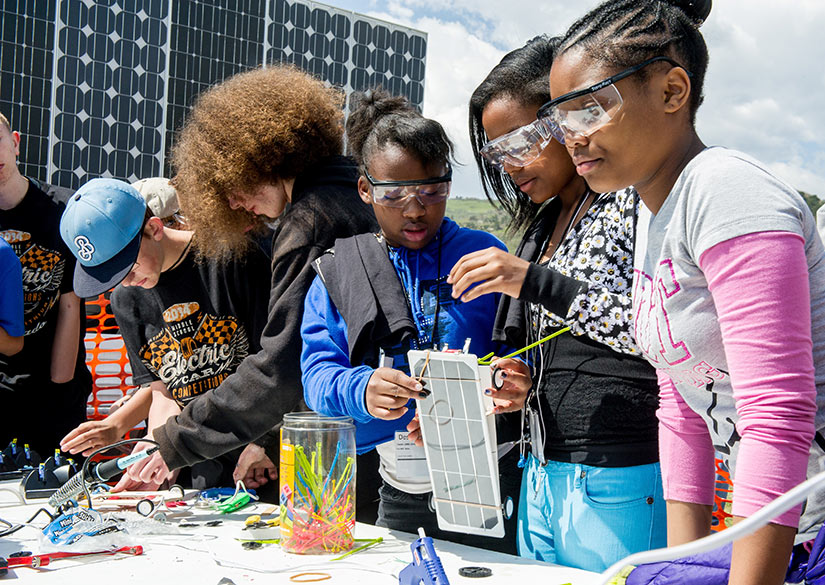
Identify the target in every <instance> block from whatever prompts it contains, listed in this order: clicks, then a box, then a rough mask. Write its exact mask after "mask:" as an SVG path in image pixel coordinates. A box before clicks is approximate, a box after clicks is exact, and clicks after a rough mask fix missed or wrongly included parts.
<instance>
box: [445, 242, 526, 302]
mask: <svg viewBox="0 0 825 585" xmlns="http://www.w3.org/2000/svg"><path fill="white" fill-rule="evenodd" d="M529 266H530V263H529V262H528V261H527V260H522V259H521V258H519V257H518V256H514V255H513V254H508V253H507V252H505V251H504V250H500V249H499V248H487V249H486V250H479V251H477V252H472V253H470V254H466V255H464V256H462V257H461V258H460V259H459V261H458V262H456V263H455V266H453V269H452V270H450V274H449V275H448V276H447V282H448V283H450V284H452V285H453V298H454V299H457V298H459V297H460V298H461V301H462V302H464V303H466V302H469V301H472V300H473V299H475V298H477V297H480V296H481V295H486V294H489V293H497V292H499V293H504V294H505V295H507V296H510V297H513V298H518V296H519V293H521V286H522V285H523V284H524V279H525V278H526V277H527V268H528V267H529ZM476 283H477V284H476ZM473 284H476V286H475V287H473V289H472V290H470V291H468V290H467V289H468V288H470V287H471V286H472V285H473Z"/></svg>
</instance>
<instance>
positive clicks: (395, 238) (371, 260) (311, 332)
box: [301, 90, 530, 552]
mask: <svg viewBox="0 0 825 585" xmlns="http://www.w3.org/2000/svg"><path fill="white" fill-rule="evenodd" d="M351 107H352V113H351V114H350V117H349V120H348V121H347V137H348V140H349V151H350V153H351V154H352V156H353V157H354V158H355V160H356V162H357V163H358V165H359V167H360V170H361V177H360V178H359V180H358V191H359V193H360V195H361V198H362V199H363V200H364V201H365V202H366V203H368V204H370V205H372V208H373V210H374V212H375V217H376V218H377V219H378V224H379V225H380V227H381V230H380V233H378V234H373V233H367V234H362V235H358V236H355V237H351V238H346V239H340V240H337V241H336V242H335V248H334V250H333V251H332V252H330V253H328V254H325V255H323V256H322V257H321V258H320V259H319V260H318V261H316V262H315V263H314V268H315V270H316V272H317V273H318V277H317V278H316V279H315V281H314V282H313V284H312V287H311V288H310V291H309V294H308V295H307V298H306V302H305V304H304V318H303V323H302V326H301V335H302V338H303V351H302V354H301V370H302V371H303V377H302V381H303V384H304V398H305V399H306V403H307V405H309V407H310V408H312V409H313V410H315V411H316V412H319V413H321V414H324V415H328V416H350V417H352V418H353V420H354V421H355V424H356V442H357V447H358V452H359V453H366V452H369V451H371V450H372V449H376V450H377V451H378V454H379V457H380V460H381V476H382V478H383V485H382V486H381V488H380V491H379V494H378V495H379V496H380V502H379V507H378V522H377V524H378V525H380V526H385V527H388V528H392V529H394V530H403V531H405V532H415V531H416V530H417V529H418V528H419V527H423V528H424V529H425V531H426V533H427V534H428V535H430V536H433V537H438V538H444V539H449V540H454V541H459V542H464V543H467V544H472V545H474V546H481V547H486V548H498V549H500V550H502V549H503V550H506V551H507V552H513V549H514V548H515V546H514V541H515V538H514V532H515V530H514V528H515V527H514V526H513V527H511V529H510V530H509V531H508V532H509V533H510V534H511V537H512V538H510V539H505V540H503V541H502V540H499V539H493V538H489V537H479V536H469V535H464V534H460V533H455V532H442V531H441V530H439V528H438V524H437V521H436V516H435V514H434V513H433V512H432V511H431V510H430V498H431V495H432V485H431V483H430V478H429V474H428V472H427V469H426V467H424V468H423V469H422V468H421V467H417V466H415V465H412V464H411V462H410V460H409V457H404V456H403V453H404V452H406V453H410V450H411V449H413V442H414V441H415V440H416V439H417V438H418V437H419V436H420V433H419V431H418V425H417V424H416V423H417V421H415V422H412V423H411V420H412V419H413V415H414V414H415V402H414V401H413V399H415V398H420V399H422V404H423V405H427V404H429V403H428V402H427V396H428V390H427V389H426V388H424V387H422V385H421V384H420V383H419V382H418V380H417V379H416V378H414V377H411V376H410V375H409V374H410V372H409V366H408V364H407V357H406V356H407V351H408V350H410V349H430V348H433V347H438V348H441V347H443V346H444V345H447V346H448V347H450V348H453V349H459V348H462V347H464V345H465V342H466V340H467V339H468V338H469V339H470V346H469V350H470V352H472V353H474V354H476V355H479V356H481V355H486V354H487V353H488V352H491V351H492V352H496V353H498V355H504V354H502V353H499V351H500V350H501V348H500V347H499V346H498V344H494V343H493V342H492V340H491V339H492V329H493V319H494V317H495V311H496V303H497V301H498V298H497V296H495V295H488V296H485V297H483V298H481V299H478V300H475V301H473V302H467V303H461V302H459V301H457V300H456V299H454V298H452V297H450V287H449V285H448V284H446V282H445V280H446V276H447V273H448V272H449V269H450V267H451V266H452V265H453V264H454V263H455V262H456V260H458V259H459V258H460V257H461V256H462V255H463V254H466V253H469V252H473V251H476V250H481V249H484V248H488V247H494V248H495V249H504V244H502V243H501V242H500V241H499V240H498V239H496V237H495V236H493V235H491V234H488V233H486V232H481V231H476V230H470V229H466V228H461V227H459V226H458V225H457V224H456V223H454V222H453V221H452V220H450V219H448V218H445V217H444V212H445V210H446V205H447V197H448V196H449V194H450V178H451V174H450V173H451V172H450V159H451V158H452V150H453V147H452V143H451V142H450V141H449V139H448V138H447V135H446V134H445V133H444V129H443V128H442V127H441V125H440V124H439V123H438V122H436V121H435V120H430V119H427V118H424V117H422V116H421V114H419V113H418V112H417V111H416V110H415V109H414V108H413V107H412V106H411V105H410V104H409V102H407V101H406V100H405V99H404V98H401V97H391V96H390V95H388V94H387V93H386V92H383V91H380V90H378V91H376V90H373V91H371V92H369V93H368V94H361V95H357V94H356V96H355V99H354V100H353V101H351ZM497 366H498V367H499V368H503V370H504V372H505V373H506V381H505V382H504V387H503V388H502V389H501V390H498V391H496V395H495V398H496V399H497V401H498V406H497V410H496V411H497V412H504V411H508V410H513V411H515V410H519V409H520V408H521V405H522V404H523V402H524V397H525V396H526V394H527V390H528V388H529V387H530V376H529V373H528V371H527V367H526V366H525V365H524V364H523V363H522V362H520V361H518V360H514V359H504V360H498V362H497ZM408 431H412V432H410V433H409V436H408ZM420 456H421V457H422V458H423V449H422V450H421V452H420ZM512 467H513V470H512V472H511V473H509V474H508V473H507V470H506V469H504V468H502V476H503V478H502V492H503V497H505V498H506V497H507V496H511V497H513V499H515V498H517V497H518V493H517V491H518V487H517V486H518V476H517V469H516V467H515V463H513V466H512ZM513 476H515V480H516V481H515V484H516V485H515V487H511V484H512V483H513V482H510V481H508V480H509V479H512V478H513ZM507 528H508V527H507V526H506V525H505V530H507ZM508 541H509V542H512V544H511V545H510V546H509V548H508Z"/></svg>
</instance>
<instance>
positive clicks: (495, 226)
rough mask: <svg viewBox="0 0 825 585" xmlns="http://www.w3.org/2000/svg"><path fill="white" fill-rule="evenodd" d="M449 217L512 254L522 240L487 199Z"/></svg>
mask: <svg viewBox="0 0 825 585" xmlns="http://www.w3.org/2000/svg"><path fill="white" fill-rule="evenodd" d="M800 194H801V195H802V197H803V198H804V199H805V202H806V203H807V204H808V207H810V208H811V211H812V212H813V213H814V215H816V211H817V210H818V209H819V208H820V207H822V205H823V204H825V201H823V200H822V199H820V198H819V197H817V196H816V195H812V194H810V193H805V192H802V191H800ZM447 216H448V217H450V218H452V219H453V220H454V221H455V222H456V223H458V224H459V225H462V226H464V227H468V228H473V229H477V230H484V231H487V232H490V233H491V234H494V235H495V236H496V237H498V238H499V239H500V240H502V241H503V242H504V243H505V244H507V249H508V250H510V251H511V252H515V250H516V247H517V246H518V243H519V241H520V240H521V235H520V234H507V233H506V228H507V224H508V220H509V218H508V216H507V214H506V213H505V212H504V211H503V210H502V209H501V208H500V207H497V206H493V204H491V203H490V202H489V201H487V200H486V199H472V198H465V197H455V198H452V197H451V198H450V199H448V200H447Z"/></svg>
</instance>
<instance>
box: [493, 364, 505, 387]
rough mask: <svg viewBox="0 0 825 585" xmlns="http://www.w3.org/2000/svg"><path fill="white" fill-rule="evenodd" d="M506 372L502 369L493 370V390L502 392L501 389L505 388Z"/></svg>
mask: <svg viewBox="0 0 825 585" xmlns="http://www.w3.org/2000/svg"><path fill="white" fill-rule="evenodd" d="M503 374H504V371H503V370H502V369H501V368H493V375H492V382H493V388H495V389H496V390H501V387H502V386H504V375H503Z"/></svg>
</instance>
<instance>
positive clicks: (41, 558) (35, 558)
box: [0, 545, 143, 577]
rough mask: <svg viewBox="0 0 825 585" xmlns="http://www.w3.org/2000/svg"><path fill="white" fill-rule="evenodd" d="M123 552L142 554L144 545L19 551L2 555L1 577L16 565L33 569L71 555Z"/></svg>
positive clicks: (81, 555) (0, 561)
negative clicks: (83, 549) (46, 551)
mask: <svg viewBox="0 0 825 585" xmlns="http://www.w3.org/2000/svg"><path fill="white" fill-rule="evenodd" d="M117 553H123V554H127V555H142V554H143V547H142V546H140V545H137V546H122V547H120V548H118V549H112V550H100V551H93V552H53V553H45V554H42V555H35V554H32V553H30V552H19V553H14V554H12V555H9V557H8V558H7V559H4V558H3V557H0V577H2V576H4V575H5V574H6V573H8V572H9V569H10V568H11V569H13V568H15V567H31V568H32V569H39V568H40V567H45V566H46V565H48V564H49V563H51V562H52V561H53V560H55V559H68V558H71V557H85V556H89V555H114V554H117Z"/></svg>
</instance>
